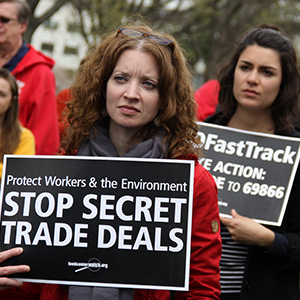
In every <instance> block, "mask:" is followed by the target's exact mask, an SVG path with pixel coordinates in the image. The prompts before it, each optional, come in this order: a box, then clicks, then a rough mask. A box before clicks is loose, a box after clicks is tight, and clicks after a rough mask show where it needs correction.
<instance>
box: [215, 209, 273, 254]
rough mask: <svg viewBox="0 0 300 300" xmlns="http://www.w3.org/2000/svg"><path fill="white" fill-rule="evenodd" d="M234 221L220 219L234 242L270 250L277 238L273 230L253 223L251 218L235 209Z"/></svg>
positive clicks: (233, 211)
mask: <svg viewBox="0 0 300 300" xmlns="http://www.w3.org/2000/svg"><path fill="white" fill-rule="evenodd" d="M231 215H232V219H230V218H225V217H220V220H221V222H222V223H223V224H224V225H225V226H226V228H227V230H228V231H229V232H230V234H231V237H232V239H233V240H234V241H237V242H239V243H242V244H247V245H256V246H260V247H263V248H269V247H270V246H271V245H272V243H273V241H274V238H275V234H274V232H273V231H272V230H270V229H268V228H266V227H265V226H263V225H261V224H259V223H257V222H255V221H253V220H252V219H250V218H247V217H243V216H241V215H239V214H238V213H237V212H236V210H235V209H232V210H231Z"/></svg>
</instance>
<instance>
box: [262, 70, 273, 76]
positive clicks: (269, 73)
mask: <svg viewBox="0 0 300 300" xmlns="http://www.w3.org/2000/svg"><path fill="white" fill-rule="evenodd" d="M261 72H262V73H263V74H264V75H266V76H268V77H271V76H273V75H274V73H273V72H272V71H270V70H268V69H263V70H262V71H261Z"/></svg>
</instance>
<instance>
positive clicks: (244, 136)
mask: <svg viewBox="0 0 300 300" xmlns="http://www.w3.org/2000/svg"><path fill="white" fill-rule="evenodd" d="M199 126H200V128H199V135H200V137H201V141H202V143H203V153H204V158H202V159H201V160H200V163H201V164H202V165H203V166H204V167H205V168H206V169H207V170H208V171H209V172H210V173H211V174H212V175H213V177H214V179H215V181H216V183H217V187H218V191H219V196H218V197H219V210H220V214H221V215H224V216H230V215H231V209H232V208H234V209H236V211H237V212H238V213H239V214H241V215H243V216H246V217H249V218H252V219H254V220H256V221H258V222H260V223H263V224H269V225H275V226H280V224H281V222H282V219H283V216H284V212H285V208H286V205H287V202H288V198H289V195H290V191H291V188H292V184H293V180H294V177H295V173H296V171H297V167H298V162H299V145H300V139H297V138H291V137H283V136H278V135H271V134H261V133H255V132H250V131H242V130H238V129H233V128H229V127H226V126H218V125H213V124H208V123H201V122H199Z"/></svg>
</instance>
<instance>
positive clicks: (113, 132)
mask: <svg viewBox="0 0 300 300" xmlns="http://www.w3.org/2000/svg"><path fill="white" fill-rule="evenodd" d="M136 132H137V130H136V129H134V130H128V128H120V127H117V128H116V126H114V123H112V122H110V125H109V136H110V139H111V141H112V143H113V144H114V145H115V147H116V149H117V151H118V153H119V155H120V156H123V155H124V154H125V153H126V152H127V150H128V148H130V147H131V146H133V145H136V144H138V143H139V142H140V139H137V138H134V135H135V134H136Z"/></svg>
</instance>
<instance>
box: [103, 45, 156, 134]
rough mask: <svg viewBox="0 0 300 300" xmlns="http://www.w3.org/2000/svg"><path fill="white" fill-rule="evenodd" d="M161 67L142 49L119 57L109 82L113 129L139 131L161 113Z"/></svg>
mask: <svg viewBox="0 0 300 300" xmlns="http://www.w3.org/2000/svg"><path fill="white" fill-rule="evenodd" d="M158 81H159V68H158V65H157V62H156V60H155V58H154V57H153V56H152V55H151V54H148V53H145V52H141V51H139V50H131V49H130V50H126V51H124V52H123V53H122V54H121V56H120V57H119V59H118V61H117V64H116V66H115V68H114V70H113V72H112V74H111V76H110V78H109V80H108V82H107V90H106V108H107V112H108V115H109V116H110V119H111V121H110V128H114V129H117V130H118V129H121V128H122V129H123V130H124V129H125V130H127V131H130V132H131V133H133V134H134V133H135V132H137V131H138V130H139V129H140V128H142V127H143V126H144V125H146V124H148V123H149V122H151V121H152V120H153V119H154V118H155V116H156V115H157V113H158V110H159V106H160V101H159V91H158V86H157V85H158Z"/></svg>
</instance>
